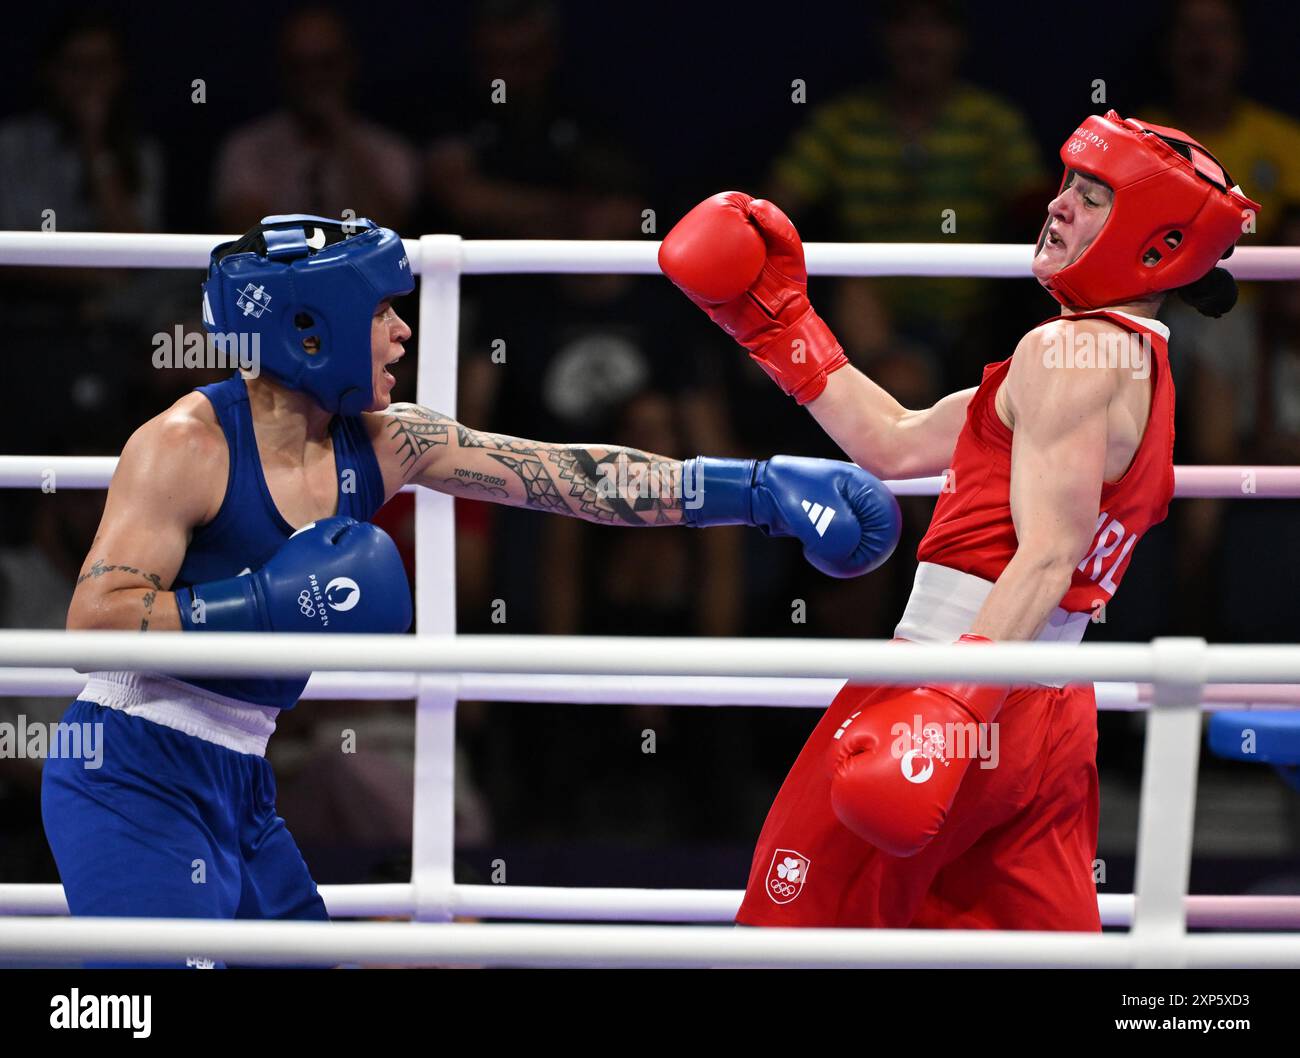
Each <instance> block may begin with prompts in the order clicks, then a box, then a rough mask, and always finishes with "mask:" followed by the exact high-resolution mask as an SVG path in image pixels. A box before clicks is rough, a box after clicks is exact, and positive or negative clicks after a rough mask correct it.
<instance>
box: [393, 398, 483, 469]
mask: <svg viewBox="0 0 1300 1058" xmlns="http://www.w3.org/2000/svg"><path fill="white" fill-rule="evenodd" d="M453 425H456V423H455V421H454V420H452V419H449V418H447V416H445V415H439V414H438V413H437V412H433V411H430V410H429V409H428V408H423V407H421V406H420V405H418V404H398V405H395V406H394V407H393V409H392V411H391V413H390V414H389V416H388V428H389V433H390V436H391V437H392V438H393V440H395V441H396V442H397V451H398V454H399V455H400V456H401V457H402V469H403V470H405V469H406V468H407V467H408V466H409V465H410V464H411V463H414V462H416V461H418V460H419V458H420V457H421V456H422V455H424V453H425V452H427V451H428V450H429V449H430V448H433V447H434V446H435V445H445V444H446V443H447V440H448V437H449V436H450V430H451V427H452V426H453ZM459 428H460V429H462V430H463V429H464V427H459Z"/></svg>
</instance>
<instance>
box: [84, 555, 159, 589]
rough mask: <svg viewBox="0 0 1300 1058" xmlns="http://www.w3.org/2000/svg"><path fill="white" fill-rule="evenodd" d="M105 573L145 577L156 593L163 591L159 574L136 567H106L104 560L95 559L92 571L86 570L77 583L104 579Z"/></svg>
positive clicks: (91, 567)
mask: <svg viewBox="0 0 1300 1058" xmlns="http://www.w3.org/2000/svg"><path fill="white" fill-rule="evenodd" d="M105 573H133V574H135V575H136V576H137V577H143V578H144V579H145V580H147V581H148V582H149V583H150V584H152V585H153V587H154V591H162V590H163V586H162V578H160V577H159V576H158V574H157V573H146V572H145V571H144V570H142V569H136V568H135V566H106V565H104V560H103V559H102V558H97V559H95V561H94V562H93V563H91V566H90V569H88V570H86V572H85V573H83V574H81V576H79V577H78V578H77V583H78V584H81V583H82V581H87V580H92V579H96V578H98V577H102V576H103V575H104V574H105Z"/></svg>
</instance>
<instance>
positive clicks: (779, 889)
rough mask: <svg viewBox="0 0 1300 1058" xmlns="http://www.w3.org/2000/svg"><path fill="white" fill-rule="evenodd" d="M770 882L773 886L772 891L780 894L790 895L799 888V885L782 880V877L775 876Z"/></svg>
mask: <svg viewBox="0 0 1300 1058" xmlns="http://www.w3.org/2000/svg"><path fill="white" fill-rule="evenodd" d="M769 884H770V885H771V887H772V892H774V893H776V894H777V895H778V896H789V895H790V894H791V893H793V892H795V891H796V890H797V889H798V888H799V887H798V886H797V885H791V884H790V883H789V882H783V881H781V879H780V878H773V879H772V881H771V882H770V883H769Z"/></svg>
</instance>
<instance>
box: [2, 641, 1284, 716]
mask: <svg viewBox="0 0 1300 1058" xmlns="http://www.w3.org/2000/svg"><path fill="white" fill-rule="evenodd" d="M628 638H629V640H630V641H631V644H632V645H635V644H636V643H637V642H639V640H638V639H637V638H636V637H632V636H629V637H628ZM85 685H86V677H85V676H84V675H82V674H81V673H79V672H77V671H76V670H74V669H36V668H2V667H0V697H15V696H27V695H31V696H41V697H52V698H53V697H58V698H66V697H71V696H72V695H74V694H77V693H78V692H79V691H81V689H82V688H83V687H85ZM843 686H844V680H842V679H818V678H815V677H813V678H799V677H780V676H772V677H767V678H763V679H759V678H757V677H753V676H639V677H638V678H637V679H636V680H633V681H629V680H628V679H626V678H624V677H622V676H574V675H570V674H568V673H564V674H557V673H537V672H524V673H487V672H465V673H460V674H459V675H458V676H457V677H456V697H457V698H459V699H460V700H461V701H467V702H549V703H567V704H570V705H707V706H743V707H753V706H764V707H768V708H783V709H784V708H792V709H825V708H826V706H828V705H829V704H830V703H831V700H832V699H833V698H834V697H835V695H836V694H838V693H839V690H840V688H841V687H843ZM419 689H420V678H419V677H418V676H417V675H416V674H415V673H413V672H412V673H402V672H318V673H315V674H314V675H313V676H312V677H311V679H310V680H309V681H308V682H307V688H306V690H304V691H303V693H302V698H303V699H305V700H308V701H320V700H335V699H339V698H350V699H357V700H360V701H404V700H407V699H410V698H414V697H415V696H416V695H417V694H419ZM1094 689H1095V692H1096V697H1097V708H1098V709H1099V710H1102V711H1113V712H1130V713H1133V712H1142V711H1144V710H1146V709H1147V708H1148V706H1149V705H1150V703H1151V701H1152V698H1153V691H1152V687H1151V684H1149V683H1141V684H1138V683H1106V682H1101V683H1097V684H1095V688H1094ZM1201 706H1202V708H1203V709H1204V710H1205V711H1207V712H1214V711H1218V710H1221V709H1242V708H1246V707H1255V708H1268V709H1276V708H1279V707H1282V708H1285V707H1289V706H1300V686H1297V685H1296V684H1291V683H1263V684H1241V683H1211V684H1207V685H1206V687H1205V699H1204V701H1203V702H1202V703H1201Z"/></svg>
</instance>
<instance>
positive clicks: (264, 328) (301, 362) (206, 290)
mask: <svg viewBox="0 0 1300 1058" xmlns="http://www.w3.org/2000/svg"><path fill="white" fill-rule="evenodd" d="M414 289H415V280H414V278H413V277H412V275H411V265H410V262H409V261H408V260H407V257H406V250H405V248H404V247H403V245H402V240H401V239H400V238H399V237H398V235H397V233H396V232H394V231H392V230H390V229H388V228H381V227H379V226H378V225H376V224H374V223H373V222H371V221H369V220H365V219H358V220H352V221H339V220H329V219H327V218H325V217H313V216H309V215H307V214H287V215H283V216H273V217H263V218H262V222H261V223H260V224H259V225H258V226H257V227H255V228H253V229H252V230H250V231H249V232H247V233H246V234H245V235H244V236H243V237H242V238H239V239H237V240H235V241H234V242H227V243H222V244H221V245H219V246H217V247H216V248H215V249H214V250H213V251H212V257H211V260H210V262H209V265H208V278H207V281H206V282H205V283H204V284H203V325H204V327H206V328H207V330H208V331H210V332H212V333H214V334H220V335H227V336H237V335H241V334H248V335H251V336H256V344H255V345H254V349H256V350H257V351H258V356H259V364H260V368H261V370H264V371H265V372H266V373H267V374H268V375H270V376H272V377H273V378H275V379H276V380H277V381H279V382H281V383H282V384H283V385H285V386H288V387H290V388H291V389H300V390H303V391H305V392H307V393H310V394H311V396H312V397H313V398H314V399H315V401H316V402H317V403H318V404H319V405H320V406H321V407H322V408H324V409H325V410H326V411H330V412H334V413H336V414H340V415H357V414H360V413H361V412H363V411H365V410H366V409H367V408H369V407H370V405H371V403H372V402H373V400H374V392H373V385H372V381H371V379H372V368H371V355H370V325H371V319H372V317H373V316H374V312H375V307H376V306H377V305H378V304H379V303H380V302H381V301H384V300H385V299H387V298H391V297H397V296H400V295H402V294H409V293H410V292H411V291H412V290H414ZM307 339H315V341H311V342H309V341H307Z"/></svg>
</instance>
